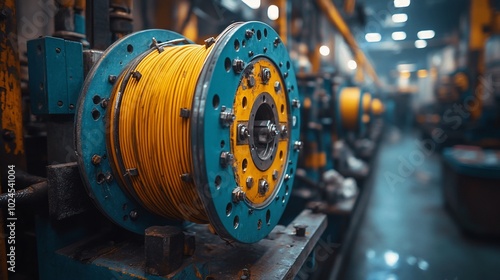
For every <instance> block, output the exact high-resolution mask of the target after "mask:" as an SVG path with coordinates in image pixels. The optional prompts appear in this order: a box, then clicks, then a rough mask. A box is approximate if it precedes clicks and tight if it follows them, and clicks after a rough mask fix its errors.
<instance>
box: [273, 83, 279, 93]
mask: <svg viewBox="0 0 500 280" xmlns="http://www.w3.org/2000/svg"><path fill="white" fill-rule="evenodd" d="M274 91H276V93H278V92H280V91H281V83H280V82H278V81H276V82H274Z"/></svg>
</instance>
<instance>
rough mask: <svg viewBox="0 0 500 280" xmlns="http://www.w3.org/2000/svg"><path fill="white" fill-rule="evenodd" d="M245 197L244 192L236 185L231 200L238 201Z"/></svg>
mask: <svg viewBox="0 0 500 280" xmlns="http://www.w3.org/2000/svg"><path fill="white" fill-rule="evenodd" d="M244 199H245V192H244V191H243V190H242V189H241V187H236V188H235V189H234V190H233V202H234V203H238V202H240V201H242V200H244Z"/></svg>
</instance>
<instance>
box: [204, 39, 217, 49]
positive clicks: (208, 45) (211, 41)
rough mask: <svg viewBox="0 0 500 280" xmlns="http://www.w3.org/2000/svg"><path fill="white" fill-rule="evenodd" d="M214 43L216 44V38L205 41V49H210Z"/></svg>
mask: <svg viewBox="0 0 500 280" xmlns="http://www.w3.org/2000/svg"><path fill="white" fill-rule="evenodd" d="M214 43H215V38H214V37H210V38H208V39H206V40H205V48H207V49H208V48H209V47H210V46H211V45H213V44H214Z"/></svg>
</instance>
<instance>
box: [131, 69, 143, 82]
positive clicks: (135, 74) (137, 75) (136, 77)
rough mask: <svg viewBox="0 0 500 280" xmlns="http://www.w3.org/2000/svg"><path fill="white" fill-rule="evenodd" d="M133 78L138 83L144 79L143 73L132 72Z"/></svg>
mask: <svg viewBox="0 0 500 280" xmlns="http://www.w3.org/2000/svg"><path fill="white" fill-rule="evenodd" d="M132 78H134V79H136V80H137V81H140V80H141V78H142V74H141V72H139V71H134V72H132Z"/></svg>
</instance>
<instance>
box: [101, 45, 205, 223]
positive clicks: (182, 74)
mask: <svg viewBox="0 0 500 280" xmlns="http://www.w3.org/2000/svg"><path fill="white" fill-rule="evenodd" d="M212 46H213V45H212ZM211 48H212V47H209V48H206V47H205V46H204V45H194V44H190V45H183V46H169V47H165V48H164V50H163V51H162V52H160V51H151V52H150V53H149V54H147V55H146V56H144V57H143V58H142V59H141V60H140V61H139V62H138V64H137V65H136V66H135V67H134V69H133V70H130V71H135V72H139V73H140V79H134V78H129V79H127V78H126V77H127V74H130V72H129V73H123V74H122V75H121V76H120V78H119V79H118V83H117V85H116V86H115V87H114V89H113V93H112V95H111V98H110V101H111V102H110V104H113V106H111V107H112V108H111V110H110V116H113V115H114V114H115V113H116V110H118V109H119V117H118V118H117V119H113V118H112V117H110V118H109V119H110V126H109V129H110V130H109V133H108V135H112V134H113V131H114V130H115V129H118V137H117V138H118V140H116V139H115V138H114V137H108V143H109V145H110V157H111V162H112V163H113V165H114V169H115V170H123V168H124V169H126V170H129V169H136V170H137V174H134V175H135V176H132V175H130V174H122V175H125V177H124V178H121V181H122V182H121V183H122V185H126V186H127V187H128V189H129V191H130V192H131V193H132V194H133V195H135V196H136V198H137V199H138V200H139V201H140V202H141V203H142V204H143V205H144V207H146V208H147V209H148V210H150V211H152V212H154V213H156V214H158V215H161V216H164V217H169V218H173V219H182V220H188V221H192V222H196V223H207V222H208V217H207V214H206V212H205V210H204V208H203V205H202V202H201V200H200V197H199V194H198V192H197V190H196V186H195V185H194V183H193V182H192V180H191V181H190V180H185V179H183V178H182V177H181V175H182V174H190V175H191V176H192V175H193V162H192V153H191V132H190V131H191V128H190V120H189V118H185V117H181V115H180V111H181V109H182V108H185V109H188V110H190V111H191V106H192V100H193V97H194V93H195V88H196V84H197V81H198V77H199V75H200V72H201V70H202V67H203V64H204V62H205V59H206V58H207V56H208V54H209V53H210V50H211ZM125 72H127V71H125ZM122 83H125V85H122ZM120 89H123V92H119V91H120ZM119 94H121V103H120V105H119V106H118V105H115V102H116V101H117V98H118V96H119ZM119 156H121V160H122V163H123V164H122V166H123V168H122V169H120V166H119V164H118V162H117V160H118V158H119ZM127 175H128V176H127Z"/></svg>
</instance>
